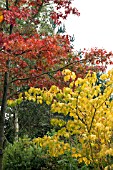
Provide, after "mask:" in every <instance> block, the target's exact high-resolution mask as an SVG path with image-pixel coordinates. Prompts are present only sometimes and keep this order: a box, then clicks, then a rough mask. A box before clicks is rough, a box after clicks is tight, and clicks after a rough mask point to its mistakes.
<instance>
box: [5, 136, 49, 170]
mask: <svg viewBox="0 0 113 170" xmlns="http://www.w3.org/2000/svg"><path fill="white" fill-rule="evenodd" d="M50 162H51V161H50ZM50 162H49V163H50ZM3 165H4V170H7V169H8V170H20V169H21V170H40V169H41V168H43V167H45V168H48V166H49V165H48V158H47V157H46V156H44V153H43V152H42V149H41V148H40V147H37V146H36V145H35V144H34V143H33V142H32V141H30V139H28V138H24V139H20V140H19V142H14V144H9V145H8V146H7V148H6V149H5V151H4V158H3Z"/></svg>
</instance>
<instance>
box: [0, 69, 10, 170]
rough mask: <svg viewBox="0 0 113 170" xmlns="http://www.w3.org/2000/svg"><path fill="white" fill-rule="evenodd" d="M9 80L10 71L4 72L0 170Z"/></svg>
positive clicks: (0, 124)
mask: <svg viewBox="0 0 113 170" xmlns="http://www.w3.org/2000/svg"><path fill="white" fill-rule="evenodd" d="M8 80H9V73H8V72H6V73H5V74H4V86H3V97H2V104H1V111H0V170H3V163H2V160H3V141H4V120H5V111H6V105H7V92H8Z"/></svg>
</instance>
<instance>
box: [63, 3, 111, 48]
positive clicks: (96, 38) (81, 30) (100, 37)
mask: <svg viewBox="0 0 113 170" xmlns="http://www.w3.org/2000/svg"><path fill="white" fill-rule="evenodd" d="M74 5H75V7H77V9H78V10H79V11H80V17H77V16H72V15H70V16H69V17H68V19H67V21H66V23H65V24H66V30H67V33H68V34H70V35H73V34H74V35H75V42H74V45H75V50H79V49H83V48H87V49H88V48H91V47H98V48H104V49H106V50H108V51H113V0H74Z"/></svg>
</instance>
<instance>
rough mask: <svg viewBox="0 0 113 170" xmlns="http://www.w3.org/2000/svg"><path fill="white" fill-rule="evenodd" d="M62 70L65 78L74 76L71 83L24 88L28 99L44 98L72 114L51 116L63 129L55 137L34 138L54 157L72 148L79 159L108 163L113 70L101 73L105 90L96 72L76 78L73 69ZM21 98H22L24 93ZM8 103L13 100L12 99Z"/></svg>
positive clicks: (112, 138) (54, 108)
mask: <svg viewBox="0 0 113 170" xmlns="http://www.w3.org/2000/svg"><path fill="white" fill-rule="evenodd" d="M63 74H64V80H65V81H68V80H69V79H70V78H72V82H71V83H70V85H69V87H64V88H63V89H62V90H61V89H59V88H58V87H56V86H52V87H51V88H50V89H49V90H46V89H42V90H41V89H37V88H33V87H32V88H31V89H30V90H29V91H28V92H25V99H26V100H33V101H36V102H38V103H42V102H43V101H45V102H46V103H47V104H49V105H51V111H52V112H53V113H55V112H58V113H61V114H63V115H64V116H66V115H69V116H70V118H71V119H69V120H68V121H64V120H60V119H57V120H55V119H53V120H51V122H52V125H56V124H57V125H58V126H60V130H58V132H57V133H56V134H55V135H54V136H52V137H50V136H44V137H43V138H36V139H34V142H35V143H37V144H39V145H40V146H41V147H46V148H48V154H50V155H51V156H54V157H55V156H56V157H57V156H58V155H62V154H64V153H65V152H66V151H69V152H71V154H72V157H75V158H77V159H78V161H79V162H85V164H90V163H92V164H97V165H100V164H101V162H102V161H103V160H104V161H105V162H106V164H107V165H109V162H107V161H108V160H107V156H113V100H110V97H111V95H112V93H113V70H111V71H109V72H108V74H106V75H105V74H103V75H102V76H101V79H102V80H105V81H106V83H105V90H104V92H103V93H102V92H101V86H102V85H101V84H99V85H97V83H96V81H97V77H96V73H92V74H91V73H90V72H89V73H88V74H87V76H86V77H85V78H84V79H81V78H78V79H77V80H76V81H75V78H76V75H75V73H73V72H71V71H70V70H68V69H66V70H64V71H63ZM73 87H74V88H73ZM18 100H21V101H22V100H23V99H22V96H21V95H20V99H17V100H16V101H17V102H18ZM14 102H15V101H14ZM8 103H9V104H10V103H11V104H12V101H9V102H8ZM15 103H16V102H15Z"/></svg>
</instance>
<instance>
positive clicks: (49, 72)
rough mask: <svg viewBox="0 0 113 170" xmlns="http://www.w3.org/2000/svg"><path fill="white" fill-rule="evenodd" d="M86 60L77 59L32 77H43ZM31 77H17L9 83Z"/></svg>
mask: <svg viewBox="0 0 113 170" xmlns="http://www.w3.org/2000/svg"><path fill="white" fill-rule="evenodd" d="M84 61H86V59H82V60H77V61H74V62H71V63H69V64H67V65H65V66H63V67H61V68H58V69H56V70H53V71H47V72H43V73H41V74H39V75H37V76H35V77H32V78H39V77H41V76H43V75H45V74H48V75H50V74H51V73H56V72H58V71H62V70H63V69H65V68H67V67H69V66H70V65H72V64H74V63H78V62H84ZM30 78H31V77H26V78H17V79H14V80H12V81H10V82H9V84H11V83H14V82H15V81H18V80H21V81H25V80H29V79H30Z"/></svg>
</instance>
